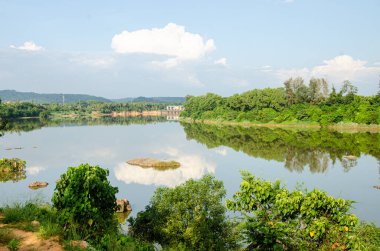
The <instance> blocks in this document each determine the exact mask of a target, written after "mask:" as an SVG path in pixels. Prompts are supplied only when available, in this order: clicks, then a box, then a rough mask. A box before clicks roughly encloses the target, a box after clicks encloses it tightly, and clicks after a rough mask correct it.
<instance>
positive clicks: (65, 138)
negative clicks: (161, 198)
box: [0, 118, 380, 225]
mask: <svg viewBox="0 0 380 251" xmlns="http://www.w3.org/2000/svg"><path fill="white" fill-rule="evenodd" d="M7 130H8V131H7V132H5V135H4V136H3V137H1V138H0V149H1V153H2V154H1V155H2V156H0V157H7V158H13V157H17V158H20V159H23V160H26V162H27V173H26V178H25V179H23V180H20V181H18V182H12V181H8V182H5V183H4V182H3V183H0V194H1V197H0V204H1V205H5V204H10V203H13V202H20V201H25V200H28V199H30V198H36V197H39V198H41V199H43V200H45V201H50V198H51V195H52V193H53V190H54V186H55V181H56V180H57V179H59V176H60V175H61V174H62V173H64V172H65V171H66V169H67V167H68V166H77V165H79V164H80V163H89V164H92V165H99V166H101V167H103V168H108V169H109V170H110V176H109V179H110V181H111V184H112V185H113V186H117V187H118V188H119V193H118V195H117V197H119V198H127V199H128V200H130V202H131V203H132V207H133V212H132V215H135V214H136V213H137V212H138V211H140V210H142V209H143V208H144V207H145V206H146V205H147V204H148V203H149V199H150V197H151V196H152V194H153V192H154V190H155V188H156V187H157V186H169V187H173V186H176V185H178V184H181V183H183V182H185V181H186V180H188V179H190V178H194V179H199V178H201V177H202V176H203V175H204V174H207V173H211V174H214V175H215V176H216V178H217V179H220V180H223V182H224V185H225V187H226V189H227V197H231V196H232V194H233V193H234V192H236V191H237V190H238V188H239V184H240V181H241V178H240V174H239V171H240V170H242V169H246V170H249V171H250V172H252V173H253V174H254V175H256V176H259V177H262V178H265V179H270V180H276V179H280V180H282V181H283V182H284V183H285V184H286V185H287V186H288V187H289V188H294V186H296V185H297V184H299V183H303V184H304V186H305V187H306V188H308V189H313V188H318V189H323V190H326V191H328V193H330V194H332V195H334V196H340V197H343V198H345V199H350V200H354V201H356V202H357V203H356V204H355V208H354V209H353V211H354V213H356V214H357V215H358V216H359V217H360V218H361V219H364V220H368V221H373V222H375V223H376V224H377V225H380V215H379V213H378V209H379V208H380V200H379V195H380V190H377V189H375V188H373V186H374V185H378V184H379V177H380V173H379V171H380V164H379V159H380V135H379V134H374V133H339V132H331V131H326V130H306V131H305V130H296V129H291V130H285V129H278V128H277V129H270V128H243V127H229V126H215V125H200V124H185V123H183V124H180V123H178V122H168V121H166V120H165V118H119V119H112V118H106V119H102V120H81V121H55V122H46V121H45V122H41V121H38V120H36V121H24V122H16V123H13V124H10V125H8V128H7ZM15 148H16V149H15ZM17 148H21V149H17ZM6 149H11V150H6ZM347 155H354V156H357V157H358V158H357V159H356V160H353V161H352V160H347V159H346V158H345V157H344V156H347ZM138 157H152V158H158V159H167V160H176V161H178V162H180V163H181V164H182V165H181V167H180V168H176V169H168V170H162V169H161V170H160V169H154V168H142V167H138V166H131V165H128V164H127V163H126V161H127V160H130V159H133V158H138ZM35 180H39V181H47V182H49V183H50V185H49V186H48V187H46V188H43V189H39V190H30V189H28V184H29V183H30V182H32V181H35Z"/></svg>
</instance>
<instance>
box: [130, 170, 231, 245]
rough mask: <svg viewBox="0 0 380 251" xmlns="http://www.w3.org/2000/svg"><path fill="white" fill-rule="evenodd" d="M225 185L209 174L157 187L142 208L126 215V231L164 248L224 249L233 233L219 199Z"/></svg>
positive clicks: (223, 194) (221, 196) (222, 195)
mask: <svg viewBox="0 0 380 251" xmlns="http://www.w3.org/2000/svg"><path fill="white" fill-rule="evenodd" d="M224 196H225V189H224V187H223V183H222V182H221V181H217V180H215V179H214V178H213V177H211V176H208V175H206V176H204V177H203V178H202V179H201V180H199V181H195V180H189V181H187V182H186V183H184V184H182V185H180V186H177V187H175V188H158V189H157V190H156V191H155V193H154V196H153V198H152V200H151V202H150V204H149V205H148V206H147V207H146V208H145V211H142V212H139V213H138V214H137V217H136V218H130V219H129V220H128V222H129V233H130V234H131V235H132V237H136V238H139V239H142V240H146V241H149V242H159V243H160V244H161V245H163V246H164V248H174V249H183V250H185V249H186V250H187V249H189V250H228V249H232V248H233V247H235V245H236V244H235V240H234V236H235V235H234V233H233V231H232V226H231V224H230V223H229V222H228V221H227V219H226V216H225V211H226V209H225V207H224V206H223V205H222V203H221V200H222V198H223V197H224Z"/></svg>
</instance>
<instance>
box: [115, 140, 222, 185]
mask: <svg viewBox="0 0 380 251" xmlns="http://www.w3.org/2000/svg"><path fill="white" fill-rule="evenodd" d="M156 153H165V154H167V155H168V156H170V157H171V158H172V159H173V160H175V161H178V162H179V163H181V166H180V167H179V168H177V169H170V170H165V171H162V170H156V169H154V168H142V167H139V166H133V165H129V164H127V163H120V164H118V165H117V167H116V168H115V176H116V179H118V180H121V181H123V182H125V183H126V184H130V183H138V184H143V185H156V186H160V185H164V186H168V187H174V186H177V185H179V184H181V183H184V182H185V181H187V180H189V179H200V178H201V177H202V176H203V175H205V174H206V173H215V164H214V163H210V162H208V161H207V160H205V159H204V158H202V157H200V156H199V155H196V154H186V153H182V152H180V151H179V150H178V149H176V148H172V147H168V148H164V149H161V150H159V151H156Z"/></svg>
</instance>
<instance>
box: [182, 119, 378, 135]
mask: <svg viewBox="0 0 380 251" xmlns="http://www.w3.org/2000/svg"><path fill="white" fill-rule="evenodd" d="M180 121H181V122H184V123H200V124H208V125H229V126H242V127H272V128H293V129H322V128H325V129H329V130H333V131H338V132H352V133H355V132H371V133H379V132H380V125H374V124H371V125H366V124H356V123H339V124H331V125H327V126H321V125H319V124H318V123H305V122H299V123H292V122H285V123H255V122H248V121H242V122H236V121H225V120H209V119H205V120H194V119H191V118H180Z"/></svg>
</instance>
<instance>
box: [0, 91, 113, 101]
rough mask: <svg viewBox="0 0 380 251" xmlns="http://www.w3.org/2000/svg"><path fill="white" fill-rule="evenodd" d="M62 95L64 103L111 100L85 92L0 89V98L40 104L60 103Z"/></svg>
mask: <svg viewBox="0 0 380 251" xmlns="http://www.w3.org/2000/svg"><path fill="white" fill-rule="evenodd" d="M63 96H64V99H65V103H75V102H79V101H101V102H112V101H111V100H109V99H106V98H102V97H96V96H91V95H86V94H56V93H54V94H53V93H52V94H40V93H35V92H18V91H15V90H0V99H1V101H3V102H6V101H24V102H35V103H40V104H50V103H62V102H63Z"/></svg>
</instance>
